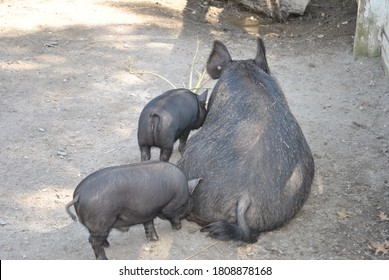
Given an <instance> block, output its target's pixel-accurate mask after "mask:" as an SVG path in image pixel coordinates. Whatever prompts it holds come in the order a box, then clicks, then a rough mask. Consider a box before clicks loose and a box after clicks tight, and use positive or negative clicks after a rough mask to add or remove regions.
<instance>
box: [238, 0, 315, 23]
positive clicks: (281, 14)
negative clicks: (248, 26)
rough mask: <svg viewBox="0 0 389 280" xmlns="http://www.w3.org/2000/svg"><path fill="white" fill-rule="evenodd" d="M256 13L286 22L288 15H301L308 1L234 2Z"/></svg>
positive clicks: (268, 0) (265, 0)
mask: <svg viewBox="0 0 389 280" xmlns="http://www.w3.org/2000/svg"><path fill="white" fill-rule="evenodd" d="M234 1H235V3H236V4H240V5H243V6H245V7H247V8H249V9H251V10H253V11H255V12H257V13H262V14H265V15H268V16H270V17H272V18H273V19H274V20H277V21H286V20H287V18H288V17H289V15H290V14H297V15H302V14H304V11H305V8H306V6H307V5H308V3H309V1H310V0H234Z"/></svg>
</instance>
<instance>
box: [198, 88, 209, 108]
mask: <svg viewBox="0 0 389 280" xmlns="http://www.w3.org/2000/svg"><path fill="white" fill-rule="evenodd" d="M207 96H208V90H207V89H206V90H205V91H204V92H203V93H202V94H200V95H199V101H200V103H201V104H205V103H206V102H207Z"/></svg>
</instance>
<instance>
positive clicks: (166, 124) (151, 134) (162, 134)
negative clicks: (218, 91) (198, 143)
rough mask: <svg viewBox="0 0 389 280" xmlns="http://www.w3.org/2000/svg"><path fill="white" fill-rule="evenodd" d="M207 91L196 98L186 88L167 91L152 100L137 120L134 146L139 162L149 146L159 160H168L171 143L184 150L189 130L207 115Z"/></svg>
mask: <svg viewBox="0 0 389 280" xmlns="http://www.w3.org/2000/svg"><path fill="white" fill-rule="evenodd" d="M207 94H208V90H206V91H204V92H203V93H202V94H201V95H197V94H195V93H193V92H191V91H190V90H187V89H173V90H169V91H167V92H165V93H163V94H161V95H159V96H157V97H156V98H154V99H152V100H151V101H150V102H149V103H148V104H147V105H146V106H145V107H144V109H143V111H142V113H141V115H140V117H139V126H138V144H139V148H140V151H141V160H142V161H145V160H149V159H150V157H151V154H150V149H151V147H158V148H160V149H161V151H160V160H161V161H169V159H170V156H171V154H172V152H173V146H174V142H175V141H176V140H177V139H180V145H179V147H178V150H179V151H180V152H182V151H183V150H184V148H185V144H186V140H187V139H188V136H189V133H190V131H191V130H194V129H198V128H200V127H201V126H202V125H203V123H204V120H205V118H206V115H207V110H206V108H205V104H206V100H207Z"/></svg>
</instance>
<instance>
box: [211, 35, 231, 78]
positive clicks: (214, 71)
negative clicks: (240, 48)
mask: <svg viewBox="0 0 389 280" xmlns="http://www.w3.org/2000/svg"><path fill="white" fill-rule="evenodd" d="M231 60H232V59H231V55H230V53H229V52H228V50H227V48H226V46H225V45H224V44H223V43H222V42H220V41H218V40H215V42H214V43H213V49H212V52H211V54H210V55H209V58H208V62H207V72H208V74H209V76H211V77H212V79H219V78H220V75H221V74H222V72H223V71H224V69H225V68H226V67H227V65H228V63H230V62H231Z"/></svg>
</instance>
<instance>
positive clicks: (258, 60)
mask: <svg viewBox="0 0 389 280" xmlns="http://www.w3.org/2000/svg"><path fill="white" fill-rule="evenodd" d="M254 62H255V64H256V65H257V66H258V67H259V68H261V69H262V70H263V71H265V72H266V73H268V74H270V69H269V66H268V65H267V60H266V49H265V43H264V42H263V40H262V39H261V38H258V39H257V56H256V57H255V60H254Z"/></svg>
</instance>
